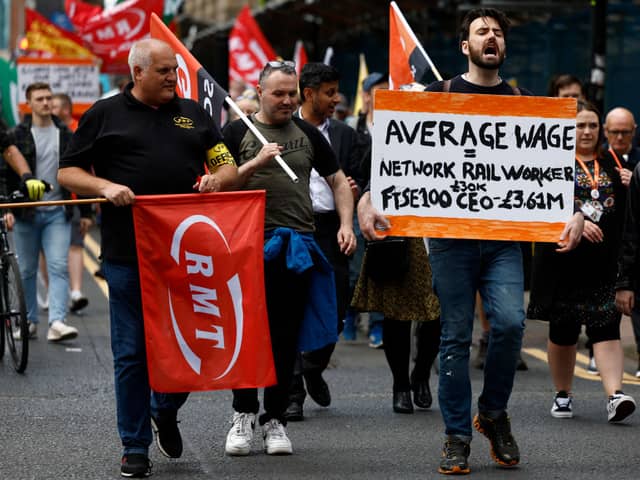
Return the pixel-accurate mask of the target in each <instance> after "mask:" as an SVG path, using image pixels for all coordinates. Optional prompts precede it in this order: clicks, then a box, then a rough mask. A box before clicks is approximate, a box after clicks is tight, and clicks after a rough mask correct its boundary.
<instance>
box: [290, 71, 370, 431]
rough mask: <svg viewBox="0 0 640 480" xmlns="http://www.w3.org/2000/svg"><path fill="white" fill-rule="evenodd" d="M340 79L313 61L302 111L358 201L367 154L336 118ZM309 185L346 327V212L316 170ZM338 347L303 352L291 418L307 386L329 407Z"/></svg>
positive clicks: (305, 75)
mask: <svg viewBox="0 0 640 480" xmlns="http://www.w3.org/2000/svg"><path fill="white" fill-rule="evenodd" d="M339 79H340V75H339V73H338V71H337V70H336V69H335V68H334V67H332V66H330V65H325V64H323V63H307V64H306V65H305V66H304V67H303V68H302V72H301V73H300V82H299V83H300V97H301V106H300V108H299V109H298V111H297V116H299V117H300V118H302V119H303V120H305V121H307V122H309V123H311V124H312V125H315V126H316V127H317V128H318V130H320V132H321V133H322V135H323V136H324V137H325V139H326V140H327V141H328V142H329V143H330V144H331V148H332V149H333V151H334V152H335V154H336V157H337V158H338V163H339V164H340V167H341V168H342V170H344V173H345V175H347V180H348V181H349V186H350V187H351V191H352V193H353V197H354V201H357V199H358V197H359V195H360V192H361V191H362V188H363V187H364V186H365V185H364V182H365V180H364V177H363V175H362V172H361V169H360V160H361V158H362V154H361V152H360V149H359V147H358V141H357V135H356V132H355V130H354V129H353V128H351V127H349V126H348V125H346V124H345V123H343V122H340V121H338V120H334V119H333V118H332V117H333V113H334V111H335V108H336V105H337V104H338V103H339V102H340V96H339V95H338V81H339ZM309 187H310V188H309V190H310V194H311V203H312V205H313V214H314V221H315V233H314V236H315V240H316V242H317V243H318V245H319V246H320V248H321V249H322V251H323V253H324V254H325V256H326V257H327V259H328V260H329V262H330V263H331V265H332V266H333V269H334V273H335V279H336V296H337V302H338V318H336V322H337V323H338V332H340V331H342V319H343V318H344V316H345V313H346V309H347V307H348V305H349V301H350V289H349V257H348V256H347V255H345V254H344V253H342V252H341V251H340V247H339V245H338V239H337V233H338V230H339V228H340V217H339V216H338V213H337V212H336V208H335V204H334V201H333V195H332V192H331V188H330V187H329V185H328V184H327V182H326V181H325V180H324V178H322V177H321V176H320V175H318V173H317V172H316V171H315V170H312V171H311V179H310V182H309ZM334 348H335V344H330V345H327V346H326V347H323V348H321V349H319V350H314V351H311V352H304V353H302V354H301V355H300V356H299V359H298V362H297V365H296V370H295V374H294V379H293V382H292V384H291V389H290V393H289V407H288V408H287V411H286V413H285V415H286V417H287V420H291V421H296V420H298V421H299V420H303V418H304V417H303V410H302V405H303V403H304V400H305V398H306V394H307V392H308V393H309V396H310V397H311V398H312V399H313V400H314V401H315V402H316V403H317V404H318V405H320V406H323V407H327V406H329V404H330V403H331V394H330V392H329V386H328V385H327V383H326V382H325V380H324V378H322V372H323V371H324V370H325V369H326V368H327V365H328V364H329V359H330V358H331V354H332V353H333V350H334ZM305 384H306V391H305Z"/></svg>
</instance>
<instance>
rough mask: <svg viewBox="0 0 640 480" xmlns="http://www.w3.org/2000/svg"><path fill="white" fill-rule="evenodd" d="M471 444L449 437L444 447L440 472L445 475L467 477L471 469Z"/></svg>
mask: <svg viewBox="0 0 640 480" xmlns="http://www.w3.org/2000/svg"><path fill="white" fill-rule="evenodd" d="M470 451H471V449H470V448H469V443H468V442H465V441H464V440H461V439H459V438H457V437H447V439H446V440H445V442H444V447H442V460H440V467H438V472H440V473H444V474H445V475H465V474H467V473H469V472H471V469H470V468H469V453H470Z"/></svg>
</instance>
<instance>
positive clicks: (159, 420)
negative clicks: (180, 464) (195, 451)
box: [151, 410, 182, 458]
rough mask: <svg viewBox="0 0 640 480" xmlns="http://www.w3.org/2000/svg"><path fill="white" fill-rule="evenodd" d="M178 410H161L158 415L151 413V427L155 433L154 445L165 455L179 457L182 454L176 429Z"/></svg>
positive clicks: (180, 441) (180, 438) (178, 433)
mask: <svg viewBox="0 0 640 480" xmlns="http://www.w3.org/2000/svg"><path fill="white" fill-rule="evenodd" d="M177 414H178V412H177V411H175V410H161V411H160V412H159V413H158V415H156V416H153V415H151V428H152V429H153V433H155V434H156V445H157V446H158V449H159V450H160V451H161V452H162V454H163V455H164V456H165V457H169V458H180V456H181V455H182V437H181V436H180V430H179V429H178V420H177V419H176V416H177Z"/></svg>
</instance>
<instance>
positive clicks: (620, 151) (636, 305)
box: [604, 107, 640, 378]
mask: <svg viewBox="0 0 640 480" xmlns="http://www.w3.org/2000/svg"><path fill="white" fill-rule="evenodd" d="M635 133H636V122H635V119H634V117H633V113H631V112H630V111H629V110H627V109H626V108H623V107H616V108H614V109H613V110H611V111H610V112H609V113H608V114H607V117H606V119H605V124H604V135H605V137H607V142H608V143H609V147H610V150H609V151H610V152H611V151H613V153H612V155H614V154H615V157H616V158H617V161H618V162H620V164H621V166H622V167H621V168H620V178H621V179H622V183H623V184H624V185H626V186H629V185H630V183H631V178H632V174H633V170H634V169H635V167H636V165H637V164H638V161H640V149H638V148H637V147H634V146H633V139H634V138H635ZM630 195H632V196H633V197H634V200H632V203H631V204H630V205H633V202H635V197H636V196H637V193H636V192H635V191H634V192H630ZM631 208H633V206H632V207H631ZM630 216H631V217H634V215H630ZM634 227H635V222H634ZM623 250H624V247H623ZM624 260H625V259H624V255H622V256H621V261H622V262H623V264H624ZM624 277H626V275H622V274H621V276H620V278H619V279H618V288H620V289H621V290H620V291H618V292H617V296H618V297H620V298H619V299H620V301H622V303H625V304H626V303H627V302H628V298H630V297H634V293H633V292H632V291H631V290H627V287H628V286H629V285H628V284H627V283H626V280H628V279H625V278H624ZM625 290H626V292H625ZM625 298H626V299H627V300H626V301H624V300H623V299H625ZM633 300H634V301H633V302H632V303H631V307H628V308H625V309H622V310H623V313H625V314H627V315H630V316H631V325H632V326H633V334H634V337H635V339H636V351H637V352H638V368H637V370H636V377H637V378H640V297H638V296H635V298H633Z"/></svg>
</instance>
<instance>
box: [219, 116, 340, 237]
mask: <svg viewBox="0 0 640 480" xmlns="http://www.w3.org/2000/svg"><path fill="white" fill-rule="evenodd" d="M251 120H252V121H253V123H254V125H255V126H256V127H257V128H258V130H259V131H260V133H262V134H263V135H264V137H265V138H266V139H267V141H269V142H272V143H277V144H278V145H280V146H283V147H284V149H283V151H282V153H281V154H280V155H281V156H282V159H283V160H284V161H285V163H286V164H287V165H288V166H289V167H290V168H291V170H293V171H294V172H295V174H296V175H297V176H298V179H299V180H298V183H294V182H293V181H292V180H291V178H289V176H288V175H287V173H286V172H285V171H284V170H283V169H282V167H280V165H279V164H278V162H277V161H276V160H275V159H274V160H273V161H271V162H269V163H268V164H267V165H265V166H264V167H262V168H260V169H258V170H256V171H255V172H254V173H253V175H251V177H250V178H249V179H248V181H247V183H246V184H245V185H244V187H243V189H244V190H266V192H267V205H266V212H265V230H272V229H274V228H278V227H288V228H291V229H293V230H295V231H297V232H301V233H311V232H313V231H314V225H313V209H312V208H311V198H310V196H309V175H310V174H311V168H315V169H316V170H317V171H318V173H320V175H321V176H323V177H327V176H329V175H333V174H334V173H336V172H337V171H338V168H339V167H338V161H337V160H336V157H335V154H334V153H333V150H332V149H331V145H329V142H327V140H326V139H325V138H324V137H323V136H322V134H321V133H320V132H319V131H318V129H317V128H316V127H314V126H313V125H311V124H309V123H307V122H305V121H304V120H301V119H299V118H296V117H294V118H292V119H291V121H289V122H287V123H286V124H284V125H267V124H264V123H261V122H259V121H258V120H256V119H255V116H252V118H251ZM222 133H223V136H224V143H225V144H226V145H227V148H228V149H229V151H230V152H231V154H232V155H233V157H234V158H235V159H236V163H237V164H238V166H240V165H242V164H243V163H245V162H247V161H249V160H251V159H252V158H255V157H256V156H257V155H258V152H259V151H260V149H261V148H262V144H261V143H260V141H258V139H257V138H256V137H255V135H254V134H253V133H251V131H250V130H249V128H248V127H247V126H246V125H245V124H244V123H243V122H242V121H241V120H236V121H235V122H232V123H230V124H229V125H227V126H226V127H225V128H224V130H223V132H222Z"/></svg>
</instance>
